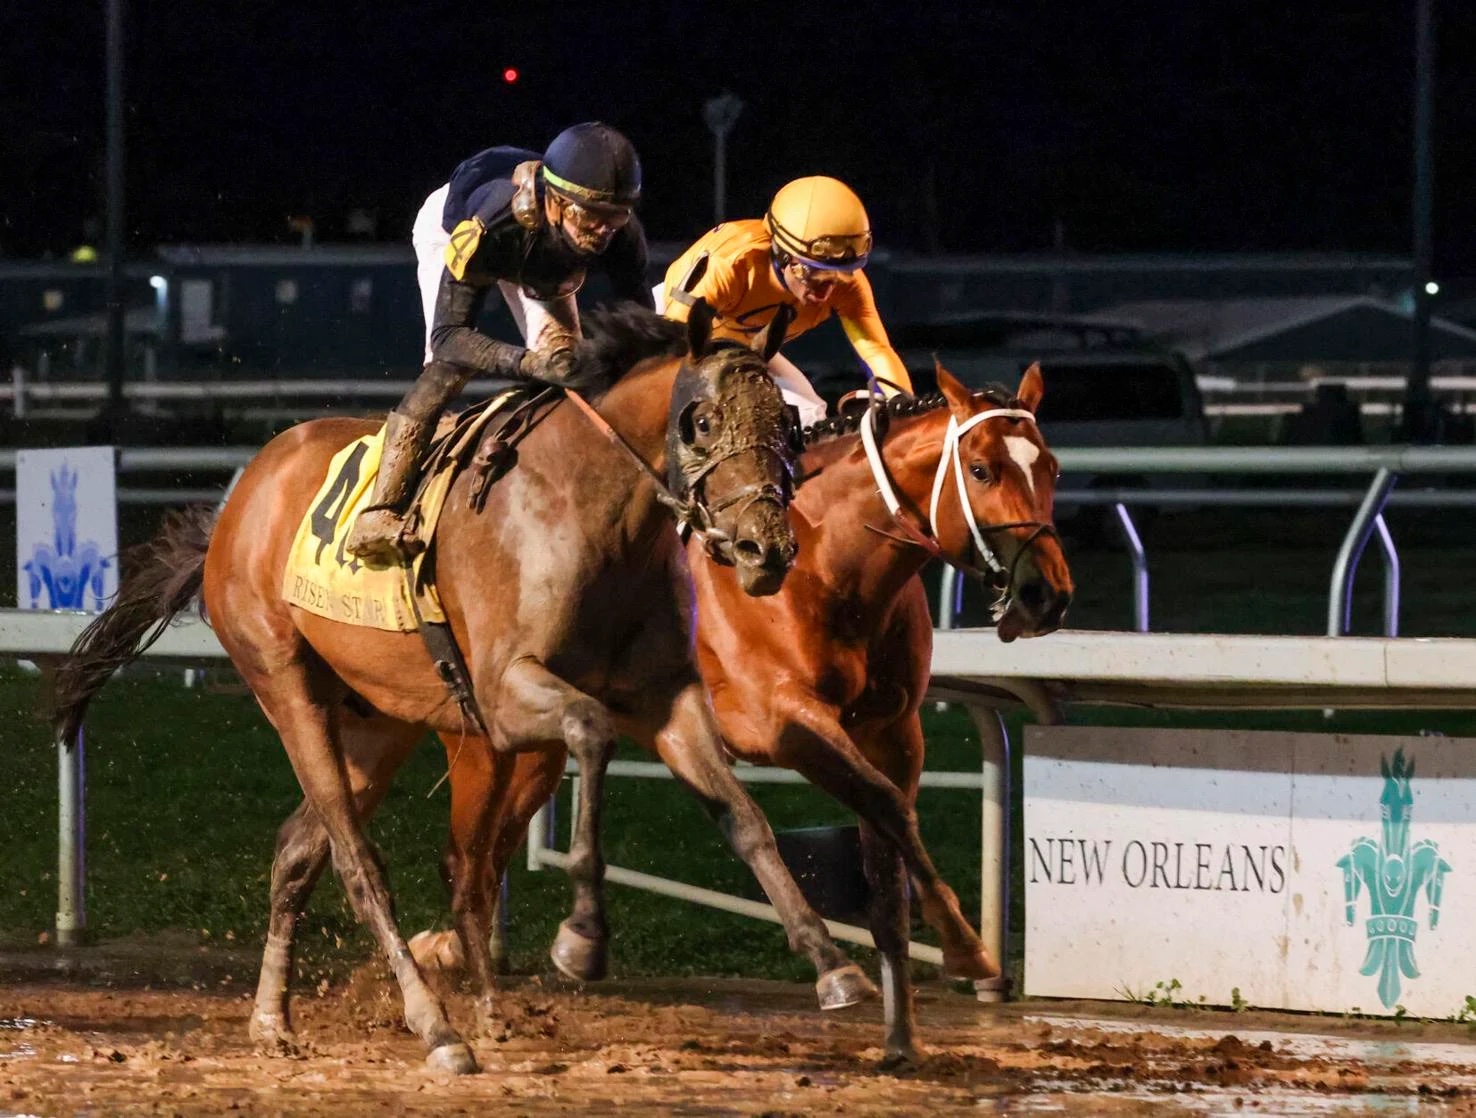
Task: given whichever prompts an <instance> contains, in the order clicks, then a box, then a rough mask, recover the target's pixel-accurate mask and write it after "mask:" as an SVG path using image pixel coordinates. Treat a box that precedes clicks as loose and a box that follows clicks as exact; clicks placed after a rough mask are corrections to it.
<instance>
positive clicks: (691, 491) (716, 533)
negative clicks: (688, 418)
mask: <svg viewBox="0 0 1476 1118" xmlns="http://www.w3.org/2000/svg"><path fill="white" fill-rule="evenodd" d="M764 375H765V376H767V373H765V374H764ZM564 394H565V395H566V396H567V397H568V398H569V400H570V401H571V402H573V403H574V404H575V405H576V406H577V407H578V408H579V410H580V411H582V412H583V413H584V415H585V416H586V417H587V418H588V419H589V421H590V422H591V423H593V424H594V425H595V427H596V429H597V430H599V431H600V432H602V433H603V434H604V436H605V437H606V438H607V439H609V440H610V441H611V442H612V443H614V444H615V445H616V446H618V447H620V449H622V450H624V451H625V453H626V454H627V455H628V456H629V457H630V458H631V460H632V461H633V462H635V464H636V465H637V466H638V467H639V468H640V469H641V470H642V471H643V472H644V473H645V475H646V476H647V478H649V479H650V481H651V483H652V485H654V486H655V487H656V499H657V500H658V501H660V502H661V503H662V504H663V505H665V506H666V507H667V508H668V509H670V510H671V513H672V515H673V516H674V517H675V518H676V521H677V530H678V533H679V535H680V536H681V539H682V541H683V542H684V543H685V542H686V541H687V539H689V538H690V537H696V538H697V540H699V541H700V542H701V544H702V548H703V550H704V551H706V552H707V554H708V557H709V558H711V559H712V560H713V561H714V562H716V563H721V564H723V565H724V566H732V565H733V563H734V561H735V557H734V555H733V538H732V537H731V536H730V535H728V533H727V532H724V531H723V530H722V529H721V528H719V527H718V526H717V517H718V515H719V514H720V513H723V512H726V511H727V510H728V509H730V508H732V507H733V506H734V505H736V504H740V503H741V504H742V506H743V507H742V508H741V509H740V510H739V512H738V514H737V515H738V518H741V517H742V516H743V514H744V513H746V512H747V511H748V509H749V508H751V507H752V506H753V505H754V504H755V503H757V502H758V501H764V500H768V501H773V502H774V503H775V504H777V505H778V506H779V507H780V508H781V509H782V508H784V507H785V505H786V504H787V503H788V499H789V497H788V494H787V493H786V492H785V487H782V486H779V485H776V484H775V483H774V482H772V481H764V482H757V483H754V484H751V485H745V486H743V487H742V488H741V489H739V490H738V491H737V492H735V493H731V494H729V495H727V496H726V497H724V498H723V500H722V501H720V502H718V503H717V504H711V503H709V502H708V501H707V499H706V486H705V484H704V483H705V482H706V480H707V476H708V475H709V474H710V473H712V472H713V471H714V470H715V469H717V468H718V467H719V466H721V465H722V464H723V463H724V462H726V461H728V460H729V459H731V458H736V457H737V456H738V455H740V454H746V453H748V452H750V451H754V450H758V451H767V452H769V453H770V454H773V455H774V456H775V457H777V458H778V459H779V461H780V462H781V463H783V464H784V465H785V469H784V470H783V476H784V478H785V479H786V480H788V479H789V477H790V470H789V468H788V458H787V457H786V456H785V453H784V447H783V446H782V445H779V444H777V443H776V442H775V440H774V438H773V437H770V436H765V435H762V434H760V433H759V431H758V430H757V426H758V425H757V424H750V425H747V426H748V427H749V428H750V430H748V431H742V428H743V426H744V425H742V424H733V425H731V426H730V425H726V424H725V425H724V427H723V429H722V431H721V432H719V435H718V439H717V442H716V443H715V444H714V446H713V448H712V449H711V451H709V452H708V453H707V454H706V455H704V457H703V459H702V462H701V465H700V466H699V467H697V468H694V469H684V470H683V471H682V487H683V489H684V491H685V493H686V496H678V495H677V494H676V493H675V492H673V491H672V489H671V487H670V486H668V485H667V484H666V482H664V481H663V480H662V479H661V475H659V474H658V473H657V472H656V471H655V469H654V468H652V466H651V464H650V463H649V462H647V461H646V460H645V459H644V458H643V457H641V455H640V453H639V452H638V451H637V450H636V449H635V447H633V446H631V445H630V443H628V442H626V441H625V437H624V436H623V435H621V434H620V432H619V431H617V430H615V428H613V427H611V426H610V424H609V423H608V422H606V420H605V417H604V416H602V415H600V413H599V412H597V411H595V409H594V407H593V406H592V405H591V404H590V403H589V401H588V400H586V399H584V397H583V396H581V395H580V394H579V393H577V392H575V391H574V390H573V389H571V388H565V389H564Z"/></svg>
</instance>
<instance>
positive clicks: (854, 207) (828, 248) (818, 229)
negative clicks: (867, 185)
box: [764, 175, 871, 272]
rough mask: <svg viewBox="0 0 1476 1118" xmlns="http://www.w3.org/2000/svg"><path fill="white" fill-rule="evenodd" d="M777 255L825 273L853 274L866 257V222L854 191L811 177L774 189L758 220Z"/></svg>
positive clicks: (868, 239) (868, 228)
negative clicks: (771, 240)
mask: <svg viewBox="0 0 1476 1118" xmlns="http://www.w3.org/2000/svg"><path fill="white" fill-rule="evenodd" d="M764 224H765V225H767V226H768V229H769V235H770V237H772V238H773V241H774V248H775V250H776V251H777V252H780V253H783V254H786V255H788V256H791V257H794V258H795V259H797V260H799V261H801V262H802V263H804V264H808V265H810V266H811V267H814V268H822V269H825V270H827V271H841V272H853V271H855V270H856V269H857V268H860V267H862V266H863V265H865V263H866V257H867V255H868V254H869V253H870V252H871V222H870V220H869V219H868V218H867V216H866V207H864V206H863V205H861V199H860V198H857V197H856V192H855V191H854V190H852V189H851V188H850V187H849V186H847V185H846V184H845V183H843V182H841V181H840V180H839V179H832V178H827V177H826V176H825V175H811V176H810V177H809V178H803V179H795V180H794V181H793V182H791V183H787V184H785V185H784V186H783V187H781V188H780V190H779V193H778V194H776V195H774V200H773V201H772V202H771V203H769V212H768V213H767V214H765V215H764Z"/></svg>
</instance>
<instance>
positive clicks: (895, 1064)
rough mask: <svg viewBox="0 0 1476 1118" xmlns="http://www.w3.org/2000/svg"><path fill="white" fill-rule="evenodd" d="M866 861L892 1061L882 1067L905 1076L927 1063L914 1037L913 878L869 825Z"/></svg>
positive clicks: (864, 833)
mask: <svg viewBox="0 0 1476 1118" xmlns="http://www.w3.org/2000/svg"><path fill="white" fill-rule="evenodd" d="M861 859H862V863H863V865H864V866H865V870H866V879H867V882H868V883H869V884H870V886H871V906H870V911H869V913H868V923H869V924H870V925H871V936H872V938H873V939H874V940H875V941H876V949H877V951H878V952H880V954H881V979H882V981H881V987H882V1013H883V1016H884V1018H885V1021H886V1055H885V1057H883V1060H882V1067H883V1068H885V1069H887V1070H889V1071H900V1070H903V1069H906V1068H912V1067H916V1066H917V1065H918V1064H919V1063H920V1062H921V1059H922V1055H921V1053H920V1052H919V1050H918V1047H917V1039H916V1037H915V1036H914V1033H915V1032H916V1026H917V1018H916V1013H915V1011H914V1008H913V1004H912V980H911V975H910V974H909V973H908V967H907V941H908V938H909V935H908V933H909V930H910V929H909V928H908V903H907V888H906V882H907V873H906V870H905V869H904V868H903V865H902V852H901V851H900V850H898V849H897V847H896V845H895V844H894V843H893V842H892V841H891V840H890V839H888V838H886V837H885V836H883V835H882V834H881V833H880V832H879V831H877V829H876V828H875V827H873V826H872V825H871V824H870V823H867V822H866V821H864V820H863V821H862V823H861Z"/></svg>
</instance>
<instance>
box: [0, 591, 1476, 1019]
mask: <svg viewBox="0 0 1476 1118" xmlns="http://www.w3.org/2000/svg"><path fill="white" fill-rule="evenodd" d="M88 620H89V615H87V614H79V613H44V612H32V611H17V610H0V654H5V655H13V656H21V657H26V658H30V659H34V660H37V661H39V662H42V663H45V661H46V659H47V658H54V657H56V656H60V655H64V654H65V653H66V652H67V650H68V649H69V648H70V647H71V644H72V642H73V641H74V640H75V639H76V636H77V634H78V633H80V632H81V630H82V628H83V627H84V626H85V625H86V624H87V622H88ZM149 655H150V656H152V657H156V658H166V659H172V660H177V661H183V662H186V663H196V664H198V663H200V662H202V661H206V660H211V659H218V658H220V657H222V656H223V652H222V650H221V648H220V646H219V644H218V643H217V642H216V640H215V637H214V634H212V633H211V632H210V630H209V629H208V628H207V627H206V626H205V625H204V624H202V623H200V622H198V621H196V620H194V619H192V618H191V619H185V620H182V621H181V622H180V623H179V624H177V625H175V626H172V627H171V628H170V629H168V630H167V631H166V632H165V634H164V636H163V637H162V638H161V639H160V641H159V642H158V643H157V644H156V645H155V646H154V647H153V648H152V649H151V650H150V652H149ZM932 669H933V679H932V685H931V688H930V690H929V696H930V697H931V698H933V699H936V700H943V701H947V702H951V703H958V704H961V705H963V706H965V707H966V708H967V709H968V711H969V712H970V714H971V715H972V717H973V719H974V722H975V724H976V726H977V727H978V730H979V734H980V745H981V753H982V757H981V767H980V771H979V772H978V773H930V774H928V775H927V776H926V777H925V780H924V783H925V785H927V786H942V787H955V788H977V789H979V790H980V791H981V792H982V794H983V810H982V828H981V857H980V872H981V876H982V879H983V883H984V891H983V901H982V904H981V912H980V934H981V936H982V937H983V939H984V942H985V944H986V945H987V946H988V947H989V948H990V949H991V950H993V951H994V952H995V953H996V957H999V958H1003V957H1004V947H1005V932H1006V929H1007V928H1008V909H1009V896H1008V884H1009V881H1008V878H1009V875H1008V867H1009V858H1008V845H1009V835H1010V817H1009V805H1010V796H1009V790H1008V774H1009V771H1010V770H1009V753H1010V748H1011V743H1010V741H1009V739H1008V736H1007V734H1006V732H1005V727H1004V722H1003V719H1002V718H1001V717H1000V711H1001V710H1002V709H1005V708H1009V707H1015V706H1021V705H1023V706H1024V707H1026V708H1027V709H1028V710H1029V711H1031V712H1032V713H1033V714H1034V716H1035V717H1036V719H1037V720H1039V721H1041V722H1057V721H1059V720H1061V717H1062V714H1063V708H1064V707H1065V706H1066V705H1068V704H1072V703H1107V704H1130V705H1134V706H1146V707H1176V708H1194V709H1225V708H1261V709H1314V710H1315V709H1326V708H1386V709H1465V708H1471V707H1476V640H1466V639H1411V638H1366V637H1337V638H1330V637H1266V636H1228V635H1223V636H1214V635H1173V634H1139V633H1115V632H1091V631H1080V630H1065V631H1062V632H1059V633H1056V634H1053V635H1052V636H1049V637H1046V638H1043V639H1040V640H1034V641H1020V642H1015V643H1013V644H1009V645H1005V644H1002V643H1001V642H1000V641H999V639H998V638H997V637H996V636H995V634H994V633H993V632H992V631H990V630H962V629H959V630H952V631H940V632H939V633H938V634H937V635H936V639H935V643H934V650H933V662H932ZM57 748H58V759H59V774H60V775H59V790H60V824H59V825H60V839H61V862H60V866H59V869H60V873H61V878H62V880H61V883H60V885H59V895H58V931H59V933H60V932H62V931H63V930H65V933H66V934H65V937H64V939H65V940H66V941H73V940H75V939H76V938H77V936H78V935H79V934H80V932H81V930H82V928H83V927H84V926H85V914H84V912H83V909H82V882H83V876H82V874H83V861H82V833H83V805H82V777H83V752H82V746H81V743H79V747H78V748H77V749H76V750H69V749H67V748H65V747H63V746H62V745H61V744H60V743H58V746H57ZM658 768H660V766H655V765H649V766H648V765H639V766H632V765H631V764H630V763H618V764H617V765H615V766H614V767H613V768H612V770H611V771H612V774H613V775H617V776H639V777H650V776H652V775H655V774H654V771H651V770H655V769H658ZM742 775H743V776H744V778H745V779H746V780H750V781H789V780H798V778H797V777H795V776H793V774H788V773H779V772H774V771H771V770H762V769H751V768H748V769H745V770H744V771H743V773H742ZM529 856H530V862H531V863H532V864H534V865H545V864H548V865H561V864H562V862H563V858H562V856H561V854H560V852H558V851H556V850H554V849H552V847H551V843H550V842H549V841H548V839H547V836H546V833H545V832H544V831H543V830H541V829H538V828H535V834H533V835H530V855H529ZM609 879H610V880H611V881H615V882H618V883H624V884H630V885H633V886H635V887H638V888H645V889H649V890H651V891H653V892H658V893H661V894H663V895H667V896H673V897H680V898H681V899H685V900H689V901H695V902H697V903H702V904H708V905H712V906H713V907H717V908H722V909H725V910H727V911H731V912H738V913H740V914H743V915H747V916H756V917H759V918H764V919H774V916H773V914H772V910H771V909H769V907H768V906H767V905H762V904H759V903H758V902H754V901H748V900H743V899H741V898H734V897H727V896H725V895H723V894H719V893H715V892H714V891H711V890H704V889H700V888H697V887H694V886H691V885H689V884H686V883H682V882H675V881H670V880H667V879H661V878H657V877H655V876H653V875H649V874H639V873H636V872H635V871H631V870H626V869H622V868H620V867H610V869H609ZM832 931H833V932H835V933H836V934H838V935H839V936H840V937H841V938H846V939H850V940H853V941H856V942H862V943H869V942H870V936H869V934H868V933H867V932H866V931H865V929H861V928H855V927H849V926H845V925H832ZM61 938H63V937H62V936H59V939H61ZM918 947H919V948H920V949H919V950H915V951H914V957H916V958H920V959H925V960H928V961H937V956H936V952H935V951H933V950H931V949H927V948H924V947H922V945H918ZM981 996H998V991H997V990H991V991H981Z"/></svg>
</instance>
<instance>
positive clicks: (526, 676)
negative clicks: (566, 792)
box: [495, 657, 616, 981]
mask: <svg viewBox="0 0 1476 1118" xmlns="http://www.w3.org/2000/svg"><path fill="white" fill-rule="evenodd" d="M496 711H497V715H496V720H497V727H496V731H495V732H496V733H497V735H498V736H499V737H500V738H502V739H505V741H506V745H507V747H508V748H512V749H518V748H527V745H525V744H524V743H534V742H541V741H542V742H546V741H547V740H548V739H550V738H555V739H558V738H561V739H562V740H563V742H564V744H565V745H566V746H567V747H568V750H569V753H570V754H571V755H572V756H573V758H574V761H575V763H576V764H577V765H578V766H579V776H580V780H581V794H580V797H579V810H578V813H577V815H576V816H575V820H574V839H573V842H572V843H571V844H570V847H569V866H568V870H569V878H570V880H571V881H572V882H573V886H574V909H573V911H572V912H571V913H570V914H569V916H568V917H567V918H566V919H565V920H564V921H563V922H562V923H561V924H560V925H559V931H558V936H557V937H556V938H555V940H554V944H553V946H552V948H550V949H549V955H550V956H551V957H552V959H553V962H554V966H556V967H558V968H559V970H560V971H562V972H563V973H564V974H566V975H568V976H569V977H570V978H573V979H576V980H578V981H594V980H596V979H600V978H604V977H605V973H606V970H607V966H608V944H609V928H608V925H607V924H606V921H605V897H604V888H605V858H604V853H603V852H602V850H601V848H600V814H601V811H602V809H603V806H604V798H605V792H604V784H605V768H606V766H607V765H608V764H609V763H610V757H611V755H612V754H613V753H614V752H615V737H616V727H615V719H614V717H613V716H612V715H611V713H610V711H609V709H608V708H607V707H606V706H605V705H604V704H603V703H601V702H600V701H598V700H597V699H593V698H591V697H590V696H588V695H586V694H585V693H584V692H582V691H580V690H579V689H578V688H576V687H573V686H571V685H570V684H568V683H566V682H565V681H564V680H562V679H560V678H559V677H558V676H556V675H554V674H553V673H552V672H550V671H549V670H548V669H547V668H545V667H544V666H543V665H542V664H540V663H539V662H538V661H536V660H534V659H532V658H531V657H529V658H524V659H521V660H518V661H516V662H515V663H514V664H513V665H512V666H511V667H509V668H508V670H507V672H506V674H505V675H504V676H503V680H502V686H501V688H500V690H499V693H498V700H497V705H496Z"/></svg>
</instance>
